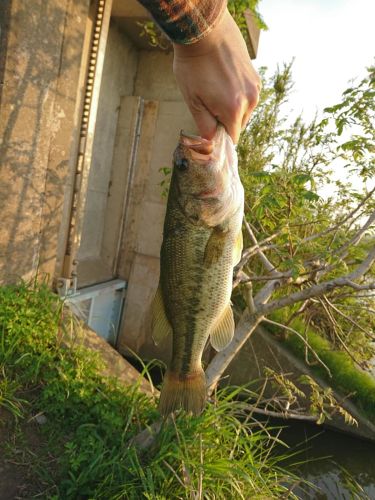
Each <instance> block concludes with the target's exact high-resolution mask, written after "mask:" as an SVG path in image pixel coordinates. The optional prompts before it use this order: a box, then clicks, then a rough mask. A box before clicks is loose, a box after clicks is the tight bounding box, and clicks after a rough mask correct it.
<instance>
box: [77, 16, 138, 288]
mask: <svg viewBox="0 0 375 500" xmlns="http://www.w3.org/2000/svg"><path fill="white" fill-rule="evenodd" d="M136 68H137V52H136V50H135V49H134V47H133V46H132V44H131V42H130V41H129V40H128V39H127V37H126V36H125V35H124V34H123V33H121V32H120V31H119V30H118V28H117V26H116V23H115V22H114V21H111V25H110V29H109V35H108V41H107V47H106V53H105V62H104V68H103V78H102V83H101V88H100V99H99V107H98V113H97V119H96V126H95V135H94V144H93V152H92V161H91V166H90V175H89V181H88V192H87V199H86V206H85V215H84V222H83V230H82V237H81V245H80V248H79V252H78V260H79V261H80V264H79V266H81V267H82V265H83V266H84V261H85V260H90V259H97V260H99V261H101V264H102V265H103V266H105V264H106V263H105V262H103V259H102V255H101V254H102V246H103V241H104V240H105V235H106V227H105V221H106V208H107V204H108V196H109V188H110V183H111V181H112V179H111V177H112V174H113V171H112V160H113V151H114V144H115V137H116V126H117V119H118V113H119V109H120V99H121V96H126V95H132V94H133V87H134V78H135V74H136ZM113 208H117V209H121V204H118V205H117V207H112V209H113ZM112 216H113V213H112ZM83 274H84V275H85V279H84V284H89V283H90V282H91V283H95V282H97V276H95V273H94V274H92V275H91V276H90V277H88V276H87V273H85V272H84V271H83ZM80 275H81V276H82V270H80V267H79V268H78V276H79V277H80ZM112 276H113V271H112V269H111V268H110V267H109V268H108V276H107V279H109V278H111V277H112ZM81 284H82V283H81Z"/></svg>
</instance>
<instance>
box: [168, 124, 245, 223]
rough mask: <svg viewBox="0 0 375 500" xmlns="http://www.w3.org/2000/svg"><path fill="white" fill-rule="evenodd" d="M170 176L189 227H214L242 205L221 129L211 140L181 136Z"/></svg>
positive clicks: (231, 149) (232, 154) (231, 152)
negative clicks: (194, 225) (191, 224)
mask: <svg viewBox="0 0 375 500" xmlns="http://www.w3.org/2000/svg"><path fill="white" fill-rule="evenodd" d="M173 175H174V177H175V179H176V187H177V196H178V202H179V205H180V207H181V209H182V210H183V212H184V214H185V215H186V217H187V218H188V219H189V220H190V221H191V222H192V223H193V224H197V225H206V226H210V227H214V226H216V225H218V224H220V223H221V222H223V221H224V220H225V219H226V218H228V217H230V216H231V214H233V213H234V212H235V211H236V209H237V208H238V206H239V204H241V203H243V188H242V184H241V181H240V179H239V175H238V166H237V153H236V150H235V146H234V144H233V141H232V139H231V138H230V136H229V135H228V134H227V132H226V130H225V128H224V127H223V126H222V125H219V126H218V128H217V131H216V134H215V136H214V138H213V139H212V140H207V139H203V138H202V137H198V136H194V135H188V134H185V133H184V132H181V135H180V141H179V144H178V146H177V148H176V150H175V153H174V172H173Z"/></svg>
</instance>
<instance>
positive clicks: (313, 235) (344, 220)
mask: <svg viewBox="0 0 375 500" xmlns="http://www.w3.org/2000/svg"><path fill="white" fill-rule="evenodd" d="M374 193H375V188H373V189H372V190H371V191H370V192H369V193H368V194H367V196H366V197H365V198H364V199H363V200H362V201H361V203H359V204H358V205H357V206H356V207H355V208H354V209H353V210H352V211H351V212H350V213H349V214H348V215H347V216H345V217H344V218H343V219H341V220H340V221H339V222H337V224H335V225H334V226H331V227H329V228H327V229H325V230H324V231H321V232H320V233H315V234H312V235H311V236H308V237H307V238H304V239H303V240H302V241H301V243H308V242H309V241H312V240H315V239H317V238H320V237H321V236H325V235H326V234H329V233H332V232H333V231H336V230H337V229H339V228H340V227H342V225H343V224H345V222H347V221H348V220H350V219H352V218H353V217H354V215H355V214H356V213H357V212H358V211H359V210H360V209H361V208H362V207H363V205H364V204H365V203H366V202H367V201H368V200H369V199H370V198H371V196H372V195H373V194H374Z"/></svg>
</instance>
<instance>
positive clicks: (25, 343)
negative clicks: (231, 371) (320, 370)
mask: <svg viewBox="0 0 375 500" xmlns="http://www.w3.org/2000/svg"><path fill="white" fill-rule="evenodd" d="M62 313H63V308H62V303H61V302H60V301H59V299H58V298H57V297H56V296H54V295H53V294H52V293H51V292H50V291H49V290H48V288H47V286H45V285H42V286H39V285H35V286H34V285H31V286H30V285H26V284H19V285H16V286H7V287H3V288H0V331H1V337H0V370H1V373H2V375H3V377H2V381H1V384H0V397H1V399H0V404H2V406H3V407H5V408H7V410H9V411H11V412H12V413H13V415H14V416H15V417H17V418H18V420H19V421H20V422H22V421H23V419H26V418H27V419H28V418H29V417H30V415H31V417H33V416H35V415H37V414H43V415H44V416H45V417H46V418H47V423H46V424H45V425H44V426H43V427H42V429H44V431H45V435H46V436H50V440H49V443H48V461H46V463H43V464H42V466H39V468H38V469H36V471H34V475H36V474H41V475H42V477H43V480H44V482H45V484H46V486H45V487H46V488H47V490H46V492H40V493H41V494H42V495H43V498H53V499H58V498H63V499H73V498H95V499H106V500H110V499H113V500H115V499H120V498H121V499H122V498H129V499H139V498H150V499H151V498H159V499H162V498H226V497H227V498H228V497H229V498H280V497H281V496H283V495H286V494H288V498H295V496H294V495H293V493H292V487H293V484H297V483H298V479H297V478H296V477H295V476H294V475H293V474H292V473H290V472H286V471H285V470H283V469H282V468H281V461H282V460H283V456H282V454H281V453H280V452H278V454H277V455H276V454H275V453H273V452H272V449H273V447H274V444H275V443H276V442H278V443H280V441H279V440H278V439H277V438H276V437H274V438H273V437H272V436H271V433H272V430H271V429H269V430H268V431H265V430H264V429H262V428H259V426H258V425H256V424H255V423H254V421H253V419H252V418H251V414H249V412H247V411H246V408H247V407H246V405H245V406H244V404H243V403H241V402H239V401H236V396H237V395H238V392H239V391H240V389H235V390H229V389H228V390H226V391H222V392H221V393H219V395H218V399H217V402H216V403H215V404H210V405H209V406H208V408H207V411H206V412H205V413H204V414H203V415H202V416H200V417H196V418H191V417H188V416H187V415H184V414H180V415H179V416H178V417H177V418H176V420H172V421H170V422H167V423H165V424H164V428H163V429H162V432H161V433H160V434H159V437H158V440H157V442H156V443H155V444H154V446H153V448H152V449H150V450H148V451H147V453H141V452H140V451H138V450H137V449H136V448H135V447H134V446H133V445H132V444H131V441H130V440H131V438H132V437H133V436H134V435H135V434H137V433H138V432H139V431H140V430H142V429H143V428H144V427H145V426H147V425H150V424H151V423H152V422H153V421H155V420H156V419H157V418H158V413H157V411H156V409H155V403H154V401H153V400H152V399H150V398H149V397H146V396H145V395H142V394H141V393H140V392H139V391H138V388H137V387H124V386H122V385H120V384H119V383H118V382H117V381H116V380H112V379H108V378H104V377H103V376H102V375H101V374H100V359H99V358H98V357H97V356H95V355H93V353H92V352H90V351H88V350H86V349H85V348H84V347H82V346H81V344H80V343H79V342H73V343H70V345H71V348H66V347H64V345H65V343H64V342H63V339H66V338H67V336H69V338H71V337H72V336H73V339H74V335H75V331H74V330H76V329H77V327H78V326H77V324H76V323H74V324H73V327H74V328H73V330H71V323H70V322H69V321H67V319H66V314H65V315H64V314H62ZM64 330H65V331H64ZM21 394H22V398H21V397H20V395H21ZM4 395H5V396H4ZM25 400H27V401H28V403H27V404H26V403H25ZM275 433H277V431H275ZM17 446H20V443H17ZM51 454H52V455H54V460H53V461H52V464H53V463H54V462H56V463H55V465H53V467H52V468H51V465H49V464H50V463H51ZM17 460H20V458H17ZM56 464H57V465H56ZM46 468H47V470H48V471H49V473H48V474H47V473H46ZM289 487H290V489H289Z"/></svg>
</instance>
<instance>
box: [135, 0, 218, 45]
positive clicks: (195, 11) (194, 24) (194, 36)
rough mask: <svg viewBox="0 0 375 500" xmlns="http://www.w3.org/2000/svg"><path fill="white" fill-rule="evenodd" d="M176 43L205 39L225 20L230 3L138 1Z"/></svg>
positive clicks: (178, 0) (214, 1)
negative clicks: (225, 12)
mask: <svg viewBox="0 0 375 500" xmlns="http://www.w3.org/2000/svg"><path fill="white" fill-rule="evenodd" d="M138 1H139V2H140V3H141V4H142V5H143V6H144V7H145V8H146V9H147V10H148V11H149V12H150V13H151V15H152V16H153V18H154V20H155V22H156V23H157V24H158V25H159V26H160V28H161V29H162V30H163V31H164V33H165V34H166V35H167V36H168V37H169V38H170V39H171V40H172V42H175V43H181V44H191V43H195V42H197V41H198V40H200V39H201V38H203V37H205V36H206V35H207V34H208V33H209V32H210V31H211V30H212V28H214V27H215V26H216V24H217V23H218V21H219V20H220V19H221V16H222V15H223V13H224V11H225V9H226V6H227V0H138Z"/></svg>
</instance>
